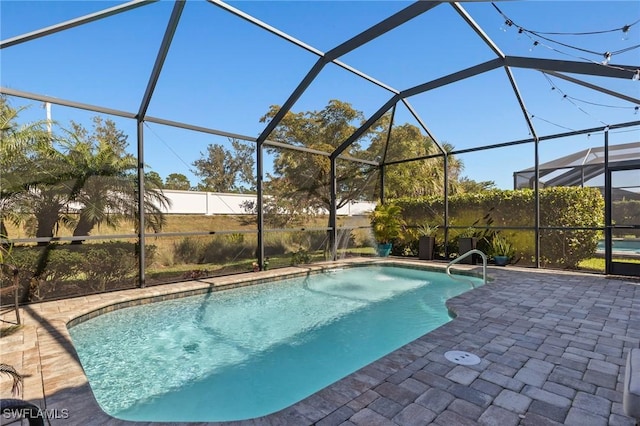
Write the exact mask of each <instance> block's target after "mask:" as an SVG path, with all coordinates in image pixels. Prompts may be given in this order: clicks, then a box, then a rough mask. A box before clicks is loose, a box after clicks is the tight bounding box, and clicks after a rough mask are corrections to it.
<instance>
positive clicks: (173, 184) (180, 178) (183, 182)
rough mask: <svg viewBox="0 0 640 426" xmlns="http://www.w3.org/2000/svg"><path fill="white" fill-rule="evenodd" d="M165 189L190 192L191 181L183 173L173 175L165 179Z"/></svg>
mask: <svg viewBox="0 0 640 426" xmlns="http://www.w3.org/2000/svg"><path fill="white" fill-rule="evenodd" d="M164 187H165V188H166V189H177V190H182V191H188V190H190V189H191V182H189V179H188V178H187V177H186V176H185V175H183V174H182V173H171V174H170V175H169V176H167V178H166V179H165V181H164Z"/></svg>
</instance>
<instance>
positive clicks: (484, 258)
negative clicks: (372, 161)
mask: <svg viewBox="0 0 640 426" xmlns="http://www.w3.org/2000/svg"><path fill="white" fill-rule="evenodd" d="M473 254H477V255H480V257H481V258H482V281H483V284H486V283H487V255H486V254H484V253H483V252H481V251H480V250H478V249H473V250H469V251H468V252H466V253H463V254H462V255H461V256H458V257H456V258H455V259H453V260H452V261H451V262H449V263H448V264H447V269H446V271H447V275H449V277H451V278H452V279H454V280H458V281H468V282H470V283H471V288H476V285H475V284H474V283H473V281H471V280H468V279H465V278H458V277H455V276H454V275H451V271H450V269H451V267H452V266H453V265H455V264H456V263H458V262H460V261H462V260H463V259H466V258H467V257H469V256H471V255H473Z"/></svg>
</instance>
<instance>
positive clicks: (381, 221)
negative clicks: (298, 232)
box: [369, 203, 405, 257]
mask: <svg viewBox="0 0 640 426" xmlns="http://www.w3.org/2000/svg"><path fill="white" fill-rule="evenodd" d="M401 213H402V208H401V207H400V206H398V205H396V204H393V203H387V204H378V205H376V208H375V209H374V210H373V211H372V212H371V213H370V215H369V220H370V221H371V228H372V230H373V237H374V238H375V240H376V242H377V243H378V256H381V257H386V256H389V253H390V252H391V247H392V243H393V240H395V239H396V238H398V237H399V236H400V233H401V232H402V227H403V226H404V225H405V222H404V219H403V218H402V216H401V215H400V214H401Z"/></svg>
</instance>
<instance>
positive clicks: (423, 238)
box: [418, 225, 438, 260]
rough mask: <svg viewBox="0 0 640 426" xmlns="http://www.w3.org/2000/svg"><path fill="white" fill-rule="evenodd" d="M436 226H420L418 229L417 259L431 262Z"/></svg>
mask: <svg viewBox="0 0 640 426" xmlns="http://www.w3.org/2000/svg"><path fill="white" fill-rule="evenodd" d="M437 230H438V226H437V225H435V226H431V225H420V226H419V227H418V234H419V235H420V237H419V238H418V259H421V260H433V257H434V251H435V246H436V237H435V233H436V231H437Z"/></svg>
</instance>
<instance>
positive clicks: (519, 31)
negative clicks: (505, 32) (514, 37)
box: [518, 27, 524, 40]
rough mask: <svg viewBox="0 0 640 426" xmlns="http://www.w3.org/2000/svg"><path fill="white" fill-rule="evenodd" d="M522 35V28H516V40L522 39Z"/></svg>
mask: <svg viewBox="0 0 640 426" xmlns="http://www.w3.org/2000/svg"><path fill="white" fill-rule="evenodd" d="M522 33H524V28H522V27H518V40H520V39H521V38H522Z"/></svg>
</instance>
